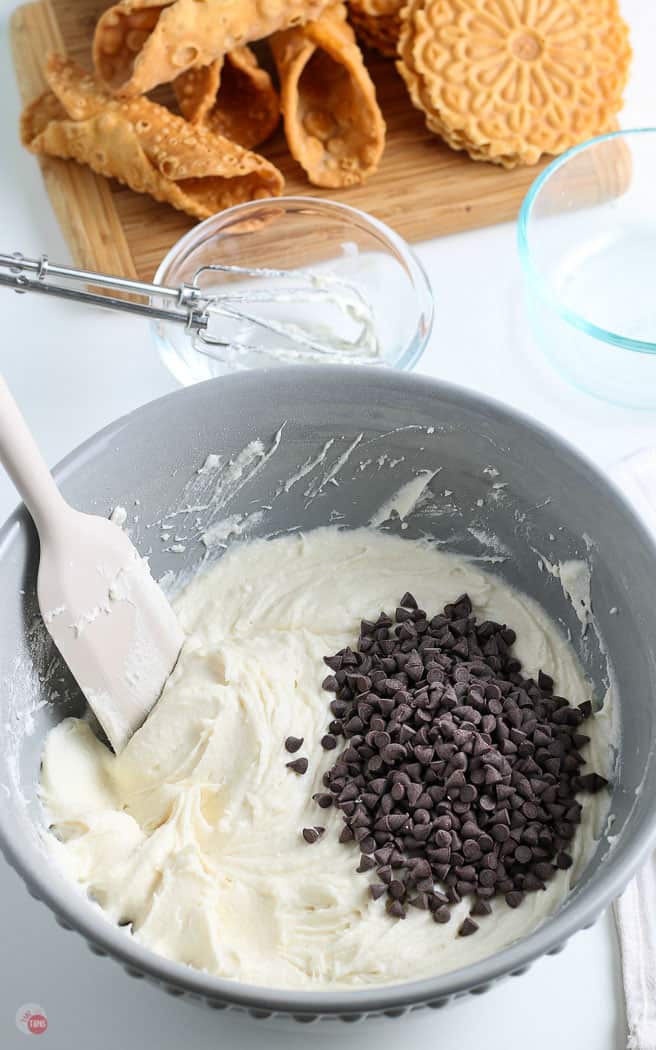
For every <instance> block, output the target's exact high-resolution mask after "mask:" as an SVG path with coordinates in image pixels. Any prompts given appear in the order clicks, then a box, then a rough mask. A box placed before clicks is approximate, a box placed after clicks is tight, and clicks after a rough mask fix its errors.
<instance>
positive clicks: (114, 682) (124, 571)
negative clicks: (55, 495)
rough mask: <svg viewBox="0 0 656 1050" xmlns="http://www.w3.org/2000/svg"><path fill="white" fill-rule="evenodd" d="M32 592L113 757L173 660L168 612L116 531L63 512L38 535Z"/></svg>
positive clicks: (174, 638) (175, 643) (142, 564)
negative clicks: (34, 589)
mask: <svg viewBox="0 0 656 1050" xmlns="http://www.w3.org/2000/svg"><path fill="white" fill-rule="evenodd" d="M37 590H38V597H39V607H40V609H41V615H42V616H43V619H44V622H45V624H46V627H47V628H48V631H49V632H50V634H51V636H52V638H53V640H54V642H55V644H56V646H57V648H58V649H59V651H60V653H61V654H62V656H63V657H64V660H65V661H66V663H67V664H68V667H69V668H70V670H71V672H72V673H73V675H74V677H75V679H76V681H77V683H78V685H79V686H80V689H81V690H82V692H83V693H84V695H85V697H86V698H87V700H88V702H89V705H90V707H91V708H92V709H93V712H94V714H95V715H96V717H97V718H98V721H99V722H100V724H101V726H102V728H103V729H104V731H105V733H106V735H107V738H108V740H109V742H110V743H111V745H112V747H113V748H114V750H115V751H116V752H117V753H118V752H120V751H121V750H122V749H123V748H124V747H125V745H126V743H127V742H128V740H129V739H130V737H131V736H132V734H133V733H134V732H135V730H137V729H138V728H139V726H140V725H142V723H143V722H144V721H145V719H146V717H147V715H148V713H149V711H150V710H151V708H152V707H153V705H154V704H155V703H156V701H157V699H158V698H159V695H160V693H161V691H162V689H163V687H164V683H165V682H166V679H167V678H168V676H169V675H170V673H171V671H172V670H173V667H174V665H175V662H176V660H177V658H178V654H179V652H180V648H181V646H182V641H183V634H182V630H181V628H180V626H179V624H178V621H177V619H176V617H175V614H174V612H173V610H172V609H171V606H170V605H169V603H168V601H167V600H166V598H165V596H164V594H163V593H162V591H161V590H160V588H159V587H158V586H157V584H156V583H155V581H154V579H153V577H152V576H151V574H150V570H149V568H148V564H147V562H146V561H144V559H143V558H141V557H140V556H139V554H138V552H137V551H136V549H135V548H134V547H133V545H132V543H131V542H130V540H129V539H128V537H127V536H126V535H125V533H124V532H122V531H121V529H120V528H119V527H118V526H117V525H114V524H113V523H112V522H111V521H107V520H105V519H104V518H100V517H95V516H93V515H90V514H81V513H79V512H78V511H74V510H72V509H70V508H67V511H66V513H65V514H63V515H61V517H59V518H58V519H57V522H56V524H55V525H54V527H50V528H48V529H47V530H42V533H41V561H40V564H39V578H38V587H37Z"/></svg>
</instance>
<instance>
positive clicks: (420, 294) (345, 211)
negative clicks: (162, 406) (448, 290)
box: [150, 194, 435, 382]
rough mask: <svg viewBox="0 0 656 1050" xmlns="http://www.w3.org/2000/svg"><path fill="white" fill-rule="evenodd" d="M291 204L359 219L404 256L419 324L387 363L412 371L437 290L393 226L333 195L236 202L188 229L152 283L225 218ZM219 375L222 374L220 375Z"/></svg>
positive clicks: (426, 340)
mask: <svg viewBox="0 0 656 1050" xmlns="http://www.w3.org/2000/svg"><path fill="white" fill-rule="evenodd" d="M290 204H291V205H299V206H303V205H305V206H309V207H312V208H315V209H318V210H319V211H326V212H331V213H333V214H334V215H341V216H342V217H343V218H344V219H345V220H347V221H348V220H349V219H350V220H351V221H354V220H356V221H357V222H358V223H359V224H361V225H364V226H365V227H370V229H371V231H372V233H374V234H376V236H377V237H379V238H380V239H381V240H383V241H384V242H386V243H387V244H388V245H391V247H392V248H393V249H394V250H395V252H397V253H398V255H399V256H400V257H401V259H402V260H403V264H404V265H405V267H406V268H407V270H408V273H409V275H410V279H411V281H412V286H413V289H414V290H415V294H416V295H417V299H418V316H417V324H416V325H415V328H414V331H413V334H412V338H411V341H410V342H408V343H407V344H406V345H405V347H404V349H403V351H402V352H401V354H400V356H399V357H398V359H397V360H395V361H394V362H391V361H390V362H386V364H387V366H388V367H390V368H393V369H395V370H396V371H399V372H409V371H411V369H413V368H414V366H415V365H416V364H417V362H418V361H419V359H420V358H421V357H422V355H423V354H424V351H425V350H426V347H427V346H428V343H429V340H430V337H431V334H432V331H433V326H434V322H435V292H434V289H433V285H432V283H431V280H430V278H429V276H428V273H427V271H426V269H425V267H424V265H423V263H422V262H421V261H420V259H419V257H418V255H417V253H416V252H415V250H414V248H413V247H412V245H410V244H409V243H408V242H407V241H406V240H405V239H404V238H403V237H401V235H400V234H399V233H397V232H396V230H394V229H392V227H391V226H388V225H387V223H385V222H383V221H382V220H381V219H377V218H376V217H375V216H374V215H371V214H370V213H369V212H366V211H364V210H363V209H362V208H355V207H353V205H352V204H344V203H343V202H342V201H336V200H332V199H331V198H330V197H312V196H310V195H307V194H292V195H289V196H282V197H268V198H266V199H263V200H252V201H244V202H243V203H242V204H233V205H232V207H230V208H225V209H224V210H223V211H220V212H216V214H214V215H210V216H209V218H207V219H203V221H202V222H199V223H197V224H196V225H195V226H192V227H191V229H190V230H187V232H186V233H185V234H183V235H182V237H180V238H179V240H177V241H176V242H175V244H173V245H172V246H171V247H170V248H169V250H168V252H167V253H166V255H165V256H164V258H163V259H162V261H161V262H160V264H159V266H158V267H157V270H156V271H155V276H154V277H153V284H162V283H164V277H165V275H166V273H167V271H168V269H169V268H170V267H172V266H173V265H174V264H175V263H176V262H177V261H179V257H180V256H181V255H183V254H184V253H185V252H186V251H187V250H188V249H190V248H191V247H193V246H195V245H197V244H199V243H202V241H203V240H204V235H205V233H209V231H210V230H212V231H213V230H214V227H215V226H216V225H217V224H218V225H219V226H221V225H222V223H223V222H225V221H226V220H227V221H230V220H231V219H232V218H233V217H238V216H239V215H242V214H248V213H249V212H252V211H258V210H262V209H267V208H275V207H279V206H280V205H282V206H285V205H290ZM159 323H161V322H155V321H151V323H150V328H151V333H152V337H153V340H154V342H155V345H156V347H157V349H158V351H159V352H160V354H161V349H162V348H161V345H160V344H161V335H160V333H159V331H158V324H159ZM165 366H166V368H167V370H168V371H170V368H169V366H168V365H166V362H165ZM351 367H352V366H351ZM174 378H176V380H177V381H178V382H180V380H178V379H177V376H174ZM216 378H223V377H222V376H218V377H216Z"/></svg>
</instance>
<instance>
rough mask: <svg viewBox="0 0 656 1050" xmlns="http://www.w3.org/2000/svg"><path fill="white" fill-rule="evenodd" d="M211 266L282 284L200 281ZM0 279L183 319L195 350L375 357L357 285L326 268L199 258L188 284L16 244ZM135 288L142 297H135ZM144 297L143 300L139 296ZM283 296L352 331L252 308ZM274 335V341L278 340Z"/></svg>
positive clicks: (3, 261) (2, 263) (1, 261)
mask: <svg viewBox="0 0 656 1050" xmlns="http://www.w3.org/2000/svg"><path fill="white" fill-rule="evenodd" d="M212 272H214V273H220V274H224V275H227V276H230V277H236V278H241V277H243V278H258V279H260V278H265V279H268V280H271V281H279V282H282V284H283V287H282V288H281V287H278V288H271V289H269V290H266V289H261V288H259V289H253V290H251V291H248V290H247V289H244V287H243V285H242V286H241V287H239V288H238V289H236V290H233V291H231V290H230V287H229V286H228V285H226V286H225V289H223V288H222V289H221V290H220V291H208V290H205V289H203V288H202V287H201V286H200V280H201V278H202V277H203V276H204V275H208V274H211V273H212ZM0 285H4V286H6V287H7V288H13V290H14V291H16V292H19V293H25V292H38V293H41V294H43V295H53V296H56V297H57V298H60V299H72V300H74V301H75V302H80V303H88V304H89V305H91V306H102V307H106V308H108V309H110V310H118V311H120V312H121V313H128V314H137V315H138V316H140V317H148V318H150V320H155V321H171V322H174V323H176V324H180V325H183V326H184V327H185V328H186V329H187V331H188V332H189V333H190V338H191V340H192V343H193V346H194V348H195V349H196V350H198V351H199V352H200V353H204V354H207V355H208V356H210V357H217V356H218V350H219V348H220V349H222V350H227V351H230V352H237V353H240V352H243V353H244V354H246V353H249V352H253V351H257V352H267V353H271V354H272V356H274V357H276V358H277V359H278V360H280V361H299V360H305V361H312V360H314V361H317V360H332V361H340V362H345V361H348V362H350V363H352V364H374V363H376V362H381V361H382V357H381V350H380V346H379V344H378V339H377V336H376V331H375V326H374V317H373V311H372V309H371V306H370V304H369V303H368V302H367V300H366V298H365V297H364V295H363V294H362V292H361V291H360V290H359V289H358V288H357V287H356V286H355V285H353V284H350V283H349V282H347V281H344V280H342V279H341V278H338V277H335V276H334V275H330V274H316V273H312V272H310V271H305V270H274V269H265V268H260V269H258V268H252V269H251V268H249V267H243V266H229V265H223V264H219V263H215V264H212V265H206V266H201V267H200V268H199V269H198V270H196V272H195V274H194V275H193V278H192V281H191V283H189V284H186V283H185V284H181V285H180V286H179V287H178V288H167V287H166V286H164V285H159V284H149V283H147V282H144V281H132V280H128V279H127V278H125V277H114V276H111V275H109V274H102V273H94V272H93V271H91V270H78V269H74V268H72V267H69V266H58V265H56V264H54V263H51V262H49V260H48V257H47V255H42V256H41V257H40V258H39V259H27V258H25V256H23V255H22V254H21V253H20V252H15V253H13V254H12V255H3V254H0ZM89 285H91V286H92V287H94V288H103V289H107V290H108V292H119V293H121V296H125V295H129V296H130V298H121V297H120V296H117V295H111V294H101V293H100V292H95V291H90V290H89V288H88V287H87V286H89ZM135 296H139V297H140V299H141V301H138V300H136V299H135V298H134V297H135ZM144 299H145V301H143V300H144ZM285 303H290V304H294V305H295V306H296V305H298V304H307V305H308V306H309V307H310V308H312V311H313V316H314V308H315V307H326V306H329V307H331V308H333V309H337V310H338V311H340V312H341V313H342V314H343V315H344V316H345V317H346V318H347V319H348V320H349V322H350V323H351V324H352V325H353V326H354V335H353V337H352V338H348V337H346V338H345V337H343V336H338V335H337V334H336V333H335V332H334V329H331V327H330V326H327V325H323V327H319V325H318V324H315V323H313V324H312V325H311V326H310V325H308V326H305V325H301V324H298V323H295V322H293V321H282V320H277V319H276V318H274V317H266V316H262V315H261V314H258V313H257V308H258V307H259V308H263V307H266V306H272V305H273V306H276V307H277V306H279V305H280V304H285ZM217 318H224V319H230V320H231V321H238V322H246V323H247V324H248V325H249V326H252V327H254V328H255V329H258V328H259V329H261V330H262V331H263V332H266V333H267V345H265V346H263V345H258V344H257V343H249V342H243V341H241V340H240V339H228V338H226V336H225V335H223V336H222V335H221V333H220V332H215V331H214V326H215V325H214V322H215V319H217ZM278 340H279V345H278Z"/></svg>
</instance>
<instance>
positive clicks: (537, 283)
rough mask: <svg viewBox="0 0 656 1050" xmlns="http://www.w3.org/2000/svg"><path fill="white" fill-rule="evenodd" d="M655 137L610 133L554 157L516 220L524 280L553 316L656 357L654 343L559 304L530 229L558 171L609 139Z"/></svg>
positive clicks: (645, 130) (653, 130)
mask: <svg viewBox="0 0 656 1050" xmlns="http://www.w3.org/2000/svg"><path fill="white" fill-rule="evenodd" d="M654 134H656V126H654V127H649V126H646V127H639V128H621V129H620V130H619V131H609V132H607V133H606V134H604V135H596V136H595V137H594V138H591V139H586V141H585V142H581V143H580V144H579V145H578V146H573V147H572V148H571V149H569V150H567V152H566V153H563V154H562V155H561V156H560V157H556V159H555V160H553V161H552V162H551V164H549V166H548V167H547V168H545V169H544V171H543V172H541V174H540V175H538V177H537V178H536V179H535V181H534V182H533V183H532V184H531V187H530V189H529V191H528V193H527V194H526V196H525V198H524V200H523V202H522V206H521V208H520V212H519V216H518V219H517V243H518V248H519V256H520V261H521V264H522V269H523V270H524V276H525V277H526V278H528V279H529V280H530V282H531V287H532V288H533V290H535V291H536V292H537V294H538V295H539V296H540V298H541V299H542V300H543V301H544V302H545V304H546V305H547V306H548V307H549V308H550V309H551V310H553V312H554V313H556V314H558V316H559V317H561V318H562V319H563V320H564V321H565V322H566V323H567V324H570V325H572V326H573V327H574V328H578V329H579V331H582V332H584V333H585V335H589V336H592V337H593V338H594V339H598V340H600V341H601V342H604V343H607V344H609V345H610V346H615V347H617V348H618V349H620V350H631V351H633V352H634V353H641V354H656V340H653V341H649V340H646V339H634V338H632V337H630V336H626V335H621V334H620V333H619V332H614V331H612V330H611V329H607V328H604V327H602V326H601V325H597V324H595V323H594V322H593V321H589V320H587V318H585V317H584V316H583V315H582V314H579V313H577V311H575V310H570V309H569V308H568V307H566V306H565V305H564V304H563V303H562V301H561V300H560V298H559V297H558V296H557V295H555V294H554V293H553V292H552V291H551V290H550V288H549V286H548V284H547V282H546V281H545V280H544V279H543V277H542V274H541V271H540V270H539V269H538V268H537V267H536V265H535V263H534V262H533V253H532V248H531V236H530V233H529V229H530V225H531V219H532V217H533V209H534V207H535V204H536V202H537V200H538V198H539V196H540V194H541V192H542V190H543V189H544V188H545V186H546V185H547V183H548V182H549V181H550V180H551V178H552V176H554V175H555V174H556V173H557V172H558V171H560V169H561V168H564V167H566V166H567V164H568V163H569V162H570V161H571V160H572V159H573V158H574V157H576V156H578V154H579V153H584V152H586V151H587V150H589V149H594V148H596V147H597V146H598V145H600V144H601V143H603V142H609V141H611V140H612V139H617V138H628V137H630V136H632V135H654Z"/></svg>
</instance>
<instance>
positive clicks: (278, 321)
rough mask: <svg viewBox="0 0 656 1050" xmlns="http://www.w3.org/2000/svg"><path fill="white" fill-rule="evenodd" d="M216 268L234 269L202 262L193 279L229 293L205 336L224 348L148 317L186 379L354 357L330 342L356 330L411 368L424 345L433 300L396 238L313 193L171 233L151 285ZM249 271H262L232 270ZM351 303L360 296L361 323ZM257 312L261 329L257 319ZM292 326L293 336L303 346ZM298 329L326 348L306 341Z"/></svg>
mask: <svg viewBox="0 0 656 1050" xmlns="http://www.w3.org/2000/svg"><path fill="white" fill-rule="evenodd" d="M216 264H220V265H221V266H224V267H231V268H233V269H232V270H231V271H230V272H225V271H216V270H212V269H206V270H203V272H202V273H201V274H200V275H199V276H198V277H197V283H198V284H199V286H200V287H201V288H202V289H203V290H210V291H211V292H212V293H215V294H217V295H219V296H223V297H225V296H226V295H227V296H228V297H229V298H228V299H227V300H225V299H224V306H225V309H222V310H221V312H220V313H219V314H218V315H216V316H215V317H214V318H213V321H212V325H211V334H212V337H213V338H216V339H218V340H220V341H221V342H222V343H223V344H224V345H221V346H210V345H204V344H202V343H200V342H199V341H198V339H195V338H194V337H193V335H192V333H190V332H188V331H187V330H185V329H184V328H182V327H181V326H178V325H175V324H173V323H170V322H167V321H158V322H155V323H154V324H153V328H154V332H155V339H156V343H157V346H158V348H159V351H160V354H161V357H162V360H163V361H164V363H165V365H166V366H167V368H168V369H169V370H170V371H171V372H172V373H173V375H174V376H175V378H176V379H177V380H178V381H179V382H180V383H182V384H184V385H187V384H190V383H196V382H198V381H200V380H203V379H210V378H212V377H214V376H218V375H223V374H225V373H226V372H231V371H235V370H237V369H246V368H258V367H270V366H272V365H276V364H279V363H285V364H286V363H289V362H290V361H296V360H298V361H308V360H310V361H316V360H333V358H332V356H331V355H332V352H333V347H334V348H335V354H336V356H335V358H334V360H338V361H342V362H343V361H344V360H356V361H357V360H358V354H357V353H356V354H352V355H351V354H350V353H348V352H347V353H346V354H343V353H339V347H340V343H343V342H345V341H348V342H352V341H354V340H357V338H358V336H359V334H360V332H361V331H365V328H366V329H367V331H365V335H366V336H367V338H368V337H369V335H371V333H373V335H374V337H375V340H376V343H377V346H378V350H379V353H378V358H377V360H378V361H379V362H380V363H381V364H386V365H391V366H392V367H394V368H400V369H410V368H412V367H413V365H414V364H415V363H416V362H417V360H418V359H419V357H420V356H421V354H422V352H423V350H424V348H425V346H426V343H427V341H428V338H429V335H430V331H431V327H432V321H433V299H432V294H431V289H430V285H429V282H428V279H427V277H426V274H425V273H424V271H423V269H422V267H421V265H420V263H419V262H418V260H417V259H416V258H415V256H414V254H413V252H412V251H411V250H410V248H409V247H408V245H407V244H406V243H405V242H404V241H403V240H402V238H401V237H399V236H398V235H397V234H396V233H394V232H393V231H392V230H390V229H389V228H388V227H387V226H385V225H384V224H383V223H381V222H378V220H377V219H374V218H372V216H370V215H366V214H365V213H364V212H362V211H358V210H357V209H356V208H350V207H347V206H346V205H344V204H337V203H335V202H334V201H329V200H319V199H314V198H311V197H279V198H276V199H268V200H263V201H251V202H250V203H248V204H241V205H238V206H237V207H234V208H229V209H227V210H226V211H224V212H221V213H219V214H217V215H214V216H212V217H211V218H210V219H206V221H205V222H202V223H200V224H199V225H198V226H195V227H194V228H193V229H192V230H190V232H189V233H188V234H186V236H184V237H183V238H182V239H181V240H179V241H178V242H177V244H175V245H174V246H173V248H172V249H171V251H170V252H169V253H168V255H167V256H166V258H165V259H164V260H163V262H162V264H161V265H160V267H159V269H158V271H157V273H156V275H155V282H156V283H159V284H166V285H169V286H174V287H177V286H179V285H181V284H182V283H187V284H190V283H192V282H193V281H194V275H196V274H197V273H198V271H199V270H200V269H201V268H202V267H209V266H212V265H216ZM253 267H257V268H263V269H264V270H265V272H264V273H263V274H262V275H261V276H251V275H249V274H246V273H243V272H241V270H240V268H249V269H250V268H253ZM286 270H293V271H295V273H294V274H293V276H292V278H289V277H288V276H287V275H284V276H283V275H281V273H280V272H279V271H286ZM299 270H302V271H303V274H302V275H301V278H300V279H298V271H299ZM308 288H309V289H310V293H309V294H306V293H307V290H308ZM345 292H346V295H345V294H344V293H345ZM272 293H273V294H272ZM353 296H355V302H354V301H353ZM360 300H362V301H364V302H365V303H366V304H367V310H365V314H366V317H367V322H366V325H365V326H364V327H363V323H362V318H361V316H360V312H359V310H358V306H359V302H360ZM353 307H355V308H353ZM235 311H236V312H238V313H239V317H236V316H232V314H233V312H235ZM262 319H264V320H265V322H266V326H262V325H260V324H258V321H259V320H262ZM294 326H296V327H294ZM289 332H292V333H299V332H300V333H301V343H300V344H299V341H298V339H296V338H291V339H290V338H289V337H288V335H287V333H289ZM306 332H310V333H311V335H312V338H313V340H314V341H315V342H318V343H319V344H321V346H323V347H327V348H329V349H330V354H329V355H326V354H324V353H320V354H318V355H316V356H315V355H314V354H313V351H312V349H311V348H310V349H309V350H308V349H306V348H304V347H303V345H302V338H303V336H304V334H305V333H306ZM367 333H368V334H367ZM365 359H366V358H365ZM366 363H374V362H370V361H367V362H366Z"/></svg>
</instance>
